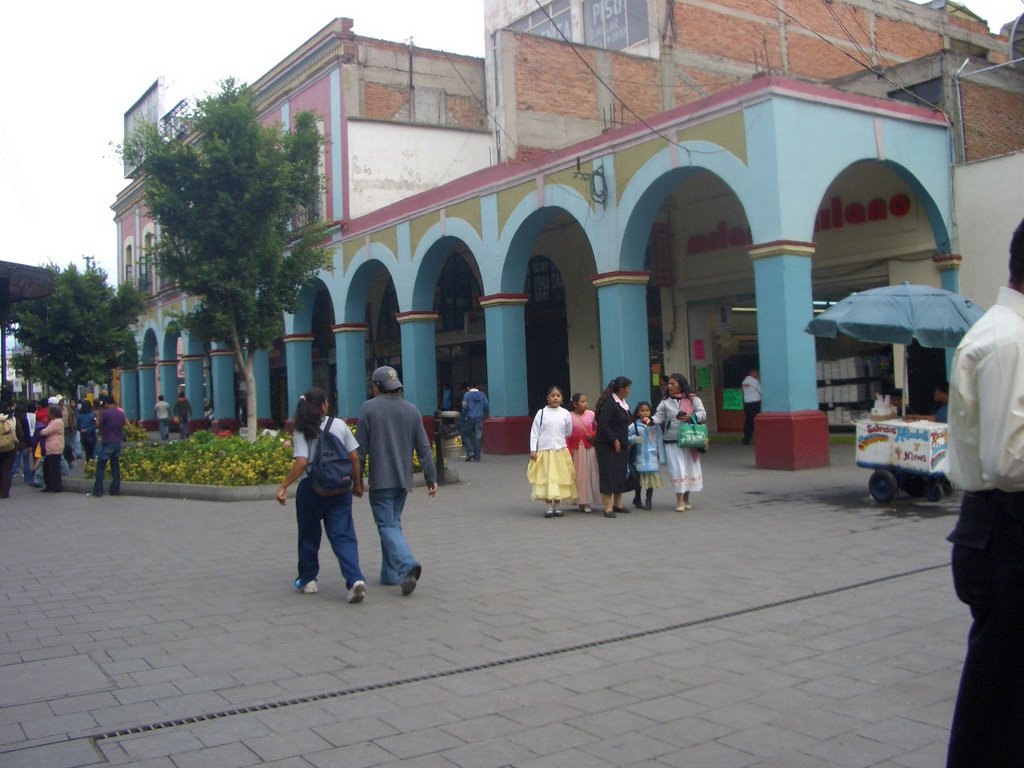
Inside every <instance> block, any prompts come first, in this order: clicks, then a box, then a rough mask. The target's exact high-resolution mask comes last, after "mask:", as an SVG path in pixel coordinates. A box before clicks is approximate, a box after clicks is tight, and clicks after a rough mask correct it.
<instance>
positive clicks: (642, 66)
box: [611, 56, 663, 123]
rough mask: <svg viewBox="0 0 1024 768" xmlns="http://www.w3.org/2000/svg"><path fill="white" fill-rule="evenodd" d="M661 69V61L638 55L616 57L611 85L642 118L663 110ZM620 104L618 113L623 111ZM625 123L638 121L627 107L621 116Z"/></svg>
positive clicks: (613, 60) (613, 63)
mask: <svg viewBox="0 0 1024 768" xmlns="http://www.w3.org/2000/svg"><path fill="white" fill-rule="evenodd" d="M660 83H661V70H660V67H659V65H658V62H657V61H652V60H651V59H641V58H638V57H635V56H615V57H614V58H613V59H612V78H611V85H612V88H613V89H614V90H615V93H616V94H617V95H618V96H619V98H620V99H622V100H623V101H624V102H625V103H626V105H627V106H628V107H629V109H631V110H633V112H635V113H636V114H638V115H640V116H641V117H650V116H651V115H656V114H658V113H659V112H661V111H663V110H662V103H661V85H660ZM620 112H621V109H620V107H619V106H617V107H616V113H620ZM621 118H622V120H623V122H626V123H633V122H636V117H634V116H633V115H632V114H630V113H629V111H628V110H627V111H626V113H625V114H624V115H621Z"/></svg>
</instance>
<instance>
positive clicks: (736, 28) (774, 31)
mask: <svg viewBox="0 0 1024 768" xmlns="http://www.w3.org/2000/svg"><path fill="white" fill-rule="evenodd" d="M676 8H677V10H676V46H677V47H679V48H683V49H685V50H687V51H695V52H697V53H706V54H708V55H709V56H714V57H716V58H720V59H721V58H725V59H733V60H736V61H739V62H742V63H743V64H744V65H745V66H747V67H749V68H750V71H751V72H753V71H754V59H755V56H756V57H758V58H759V59H760V60H762V61H763V58H764V53H765V51H767V53H768V65H769V66H770V67H772V68H774V69H776V70H779V69H781V67H782V49H781V47H780V44H779V32H778V27H777V25H774V24H768V23H760V22H754V21H748V20H746V19H743V18H738V17H736V16H732V15H728V14H725V13H719V12H718V11H713V10H711V9H709V8H703V7H700V6H696V5H685V6H684V5H682V4H679V5H677V6H676ZM773 20H774V19H773Z"/></svg>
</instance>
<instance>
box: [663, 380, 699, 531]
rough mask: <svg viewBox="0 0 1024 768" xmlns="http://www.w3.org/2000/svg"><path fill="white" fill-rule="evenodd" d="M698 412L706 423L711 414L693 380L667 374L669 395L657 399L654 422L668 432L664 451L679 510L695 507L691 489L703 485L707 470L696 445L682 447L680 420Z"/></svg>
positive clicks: (697, 414)
mask: <svg viewBox="0 0 1024 768" xmlns="http://www.w3.org/2000/svg"><path fill="white" fill-rule="evenodd" d="M694 414H696V416H697V423H698V424H703V423H704V421H705V419H707V417H708V414H707V411H706V410H705V409H704V403H703V402H701V399H700V398H699V397H697V395H696V394H694V392H693V391H692V390H691V389H690V383H689V382H688V381H687V380H686V377H685V376H683V374H681V373H673V374H671V375H670V376H669V377H668V397H666V398H665V399H664V400H662V401H661V402H660V403H658V409H657V410H656V411H655V413H654V423H655V424H658V425H660V426H661V429H662V431H663V432H664V435H665V454H666V458H667V459H668V472H669V477H670V478H671V480H672V488H673V490H675V492H676V512H685V511H686V510H687V509H693V505H692V504H691V503H690V493H691V492H692V491H700V490H702V489H703V488H704V474H703V472H702V471H701V466H700V453H699V452H698V451H697V450H696V449H695V448H680V447H679V444H678V438H679V422H680V421H689V420H690V418H691V416H692V415H694Z"/></svg>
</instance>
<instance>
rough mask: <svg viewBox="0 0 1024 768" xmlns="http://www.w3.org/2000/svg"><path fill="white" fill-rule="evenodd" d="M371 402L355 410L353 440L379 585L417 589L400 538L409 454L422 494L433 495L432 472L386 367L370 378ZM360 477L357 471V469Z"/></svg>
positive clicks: (416, 426) (414, 568)
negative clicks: (376, 544) (375, 541)
mask: <svg viewBox="0 0 1024 768" xmlns="http://www.w3.org/2000/svg"><path fill="white" fill-rule="evenodd" d="M371 381H372V383H373V397H372V398H371V399H370V400H367V401H366V402H365V403H363V407H362V408H361V409H360V410H359V424H358V426H357V427H356V437H357V438H358V439H359V457H360V464H361V465H363V466H365V464H366V459H367V457H368V456H369V457H370V483H369V485H370V491H369V496H370V509H371V511H372V512H373V521H374V522H375V523H376V524H377V531H378V532H379V533H380V548H381V563H380V583H381V584H400V585H401V586H402V594H403V595H410V594H412V591H413V590H414V589H416V583H417V582H418V581H419V578H420V574H421V573H422V572H423V568H422V566H420V564H419V562H418V561H417V560H416V558H415V557H414V556H413V554H412V550H411V549H410V548H409V543H408V542H407V541H406V540H405V534H404V533H403V532H402V511H403V509H404V508H405V499H406V497H407V496H408V494H409V489H410V488H411V487H412V452H413V450H414V449H415V451H416V455H417V456H418V457H419V460H420V464H421V465H422V466H423V477H424V479H425V480H426V483H427V493H428V494H430V495H431V496H433V495H434V494H435V493H437V468H436V467H435V465H434V458H433V456H431V453H430V441H429V440H427V432H426V430H425V429H424V428H423V419H422V418H421V417H420V413H419V411H418V410H416V406H415V405H413V404H412V403H410V402H408V401H407V400H405V399H404V398H403V397H402V382H401V381H400V380H399V378H398V372H397V371H396V370H395V369H394V368H392V367H390V366H387V365H384V366H381V367H380V368H378V369H377V370H375V371H374V372H373V376H372V377H371ZM360 471H362V470H361V469H360Z"/></svg>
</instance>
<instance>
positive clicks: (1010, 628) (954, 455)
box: [947, 221, 1024, 768]
mask: <svg viewBox="0 0 1024 768" xmlns="http://www.w3.org/2000/svg"><path fill="white" fill-rule="evenodd" d="M1022 459H1024V221H1022V222H1021V224H1020V226H1018V228H1017V231H1016V232H1015V233H1014V235H1013V240H1012V241H1011V243H1010V281H1009V286H1007V287H1003V288H1000V289H999V298H998V300H997V301H996V303H995V305H993V306H992V308H991V309H989V310H988V312H986V313H985V315H984V316H983V317H982V318H981V319H980V320H978V322H977V323H975V324H974V326H973V327H972V328H971V330H970V331H968V332H967V334H966V335H965V336H964V338H963V340H962V341H961V342H960V345H959V346H958V347H957V350H956V354H955V356H954V357H953V368H952V373H951V375H950V393H949V477H950V479H951V480H953V482H954V483H956V484H957V485H958V486H959V487H960V489H961V490H963V491H966V493H965V494H964V499H963V503H962V505H961V507H960V519H959V521H958V522H957V525H956V528H955V529H954V531H953V533H951V534H950V536H949V541H951V542H952V543H953V585H954V587H955V588H956V593H957V596H958V597H959V598H960V599H961V600H962V601H963V602H965V603H966V604H967V605H968V606H970V609H971V616H972V617H973V619H974V623H973V624H972V626H971V630H970V634H969V635H968V639H967V657H966V659H965V660H964V668H963V674H962V676H961V678H960V691H959V693H958V695H957V701H956V710H955V711H954V714H953V726H952V729H951V731H950V738H949V755H948V762H947V767H948V768H963V767H964V766H985V768H1002V767H1004V766H1005V767H1007V768H1008V767H1009V766H1015V767H1016V766H1020V765H1022V764H1024V763H1022V761H1024V460H1022Z"/></svg>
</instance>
